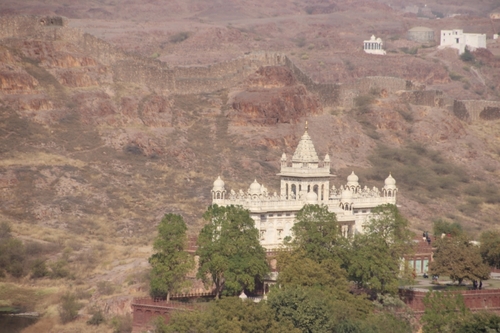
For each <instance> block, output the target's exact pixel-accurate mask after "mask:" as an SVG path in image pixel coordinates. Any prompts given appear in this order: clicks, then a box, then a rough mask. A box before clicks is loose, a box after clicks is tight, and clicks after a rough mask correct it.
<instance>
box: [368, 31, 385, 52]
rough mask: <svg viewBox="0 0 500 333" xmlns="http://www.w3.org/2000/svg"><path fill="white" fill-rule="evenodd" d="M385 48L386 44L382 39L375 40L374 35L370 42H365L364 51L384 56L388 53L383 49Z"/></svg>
mask: <svg viewBox="0 0 500 333" xmlns="http://www.w3.org/2000/svg"><path fill="white" fill-rule="evenodd" d="M383 46H384V43H383V42H382V39H380V38H375V36H374V35H372V37H371V38H370V40H365V41H363V50H364V51H365V52H366V53H370V54H380V55H384V54H386V53H385V50H384V49H383V48H382V47H383Z"/></svg>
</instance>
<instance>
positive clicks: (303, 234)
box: [290, 205, 345, 263]
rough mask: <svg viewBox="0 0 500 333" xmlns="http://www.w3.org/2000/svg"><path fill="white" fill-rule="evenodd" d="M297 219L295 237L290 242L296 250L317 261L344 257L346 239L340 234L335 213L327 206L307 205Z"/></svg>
mask: <svg viewBox="0 0 500 333" xmlns="http://www.w3.org/2000/svg"><path fill="white" fill-rule="evenodd" d="M295 221H296V222H295V224H294V226H293V228H292V231H293V234H294V239H293V240H292V241H291V243H290V246H291V248H292V249H293V250H294V251H300V252H301V253H302V255H303V256H305V257H307V258H310V259H311V260H313V261H315V262H317V263H321V262H322V261H323V260H325V259H330V260H331V259H334V260H339V261H340V260H341V259H342V257H343V256H344V255H343V250H344V249H345V239H344V238H343V237H342V236H341V235H340V230H339V224H338V222H337V217H336V215H335V213H330V212H329V211H328V207H327V206H324V205H322V206H319V205H305V206H304V207H303V208H302V209H301V210H300V211H299V212H298V213H297V216H296V217H295Z"/></svg>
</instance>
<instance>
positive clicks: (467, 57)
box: [460, 47, 474, 62]
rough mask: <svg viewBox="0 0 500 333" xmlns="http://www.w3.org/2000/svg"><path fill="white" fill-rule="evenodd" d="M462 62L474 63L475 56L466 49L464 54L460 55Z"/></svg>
mask: <svg viewBox="0 0 500 333" xmlns="http://www.w3.org/2000/svg"><path fill="white" fill-rule="evenodd" d="M460 60H462V61H465V62H473V61H474V55H473V54H472V52H471V51H469V49H468V48H467V47H466V48H465V50H464V53H462V54H461V55H460Z"/></svg>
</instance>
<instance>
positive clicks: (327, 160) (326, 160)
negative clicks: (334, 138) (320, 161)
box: [325, 154, 330, 162]
mask: <svg viewBox="0 0 500 333" xmlns="http://www.w3.org/2000/svg"><path fill="white" fill-rule="evenodd" d="M325 162H330V155H328V154H326V155H325Z"/></svg>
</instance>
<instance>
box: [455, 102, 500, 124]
mask: <svg viewBox="0 0 500 333" xmlns="http://www.w3.org/2000/svg"><path fill="white" fill-rule="evenodd" d="M453 113H454V114H455V116H457V117H458V118H459V119H461V120H463V121H468V122H471V121H477V120H480V119H481V120H496V119H500V101H485V100H468V101H459V100H455V101H454V103H453Z"/></svg>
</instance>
